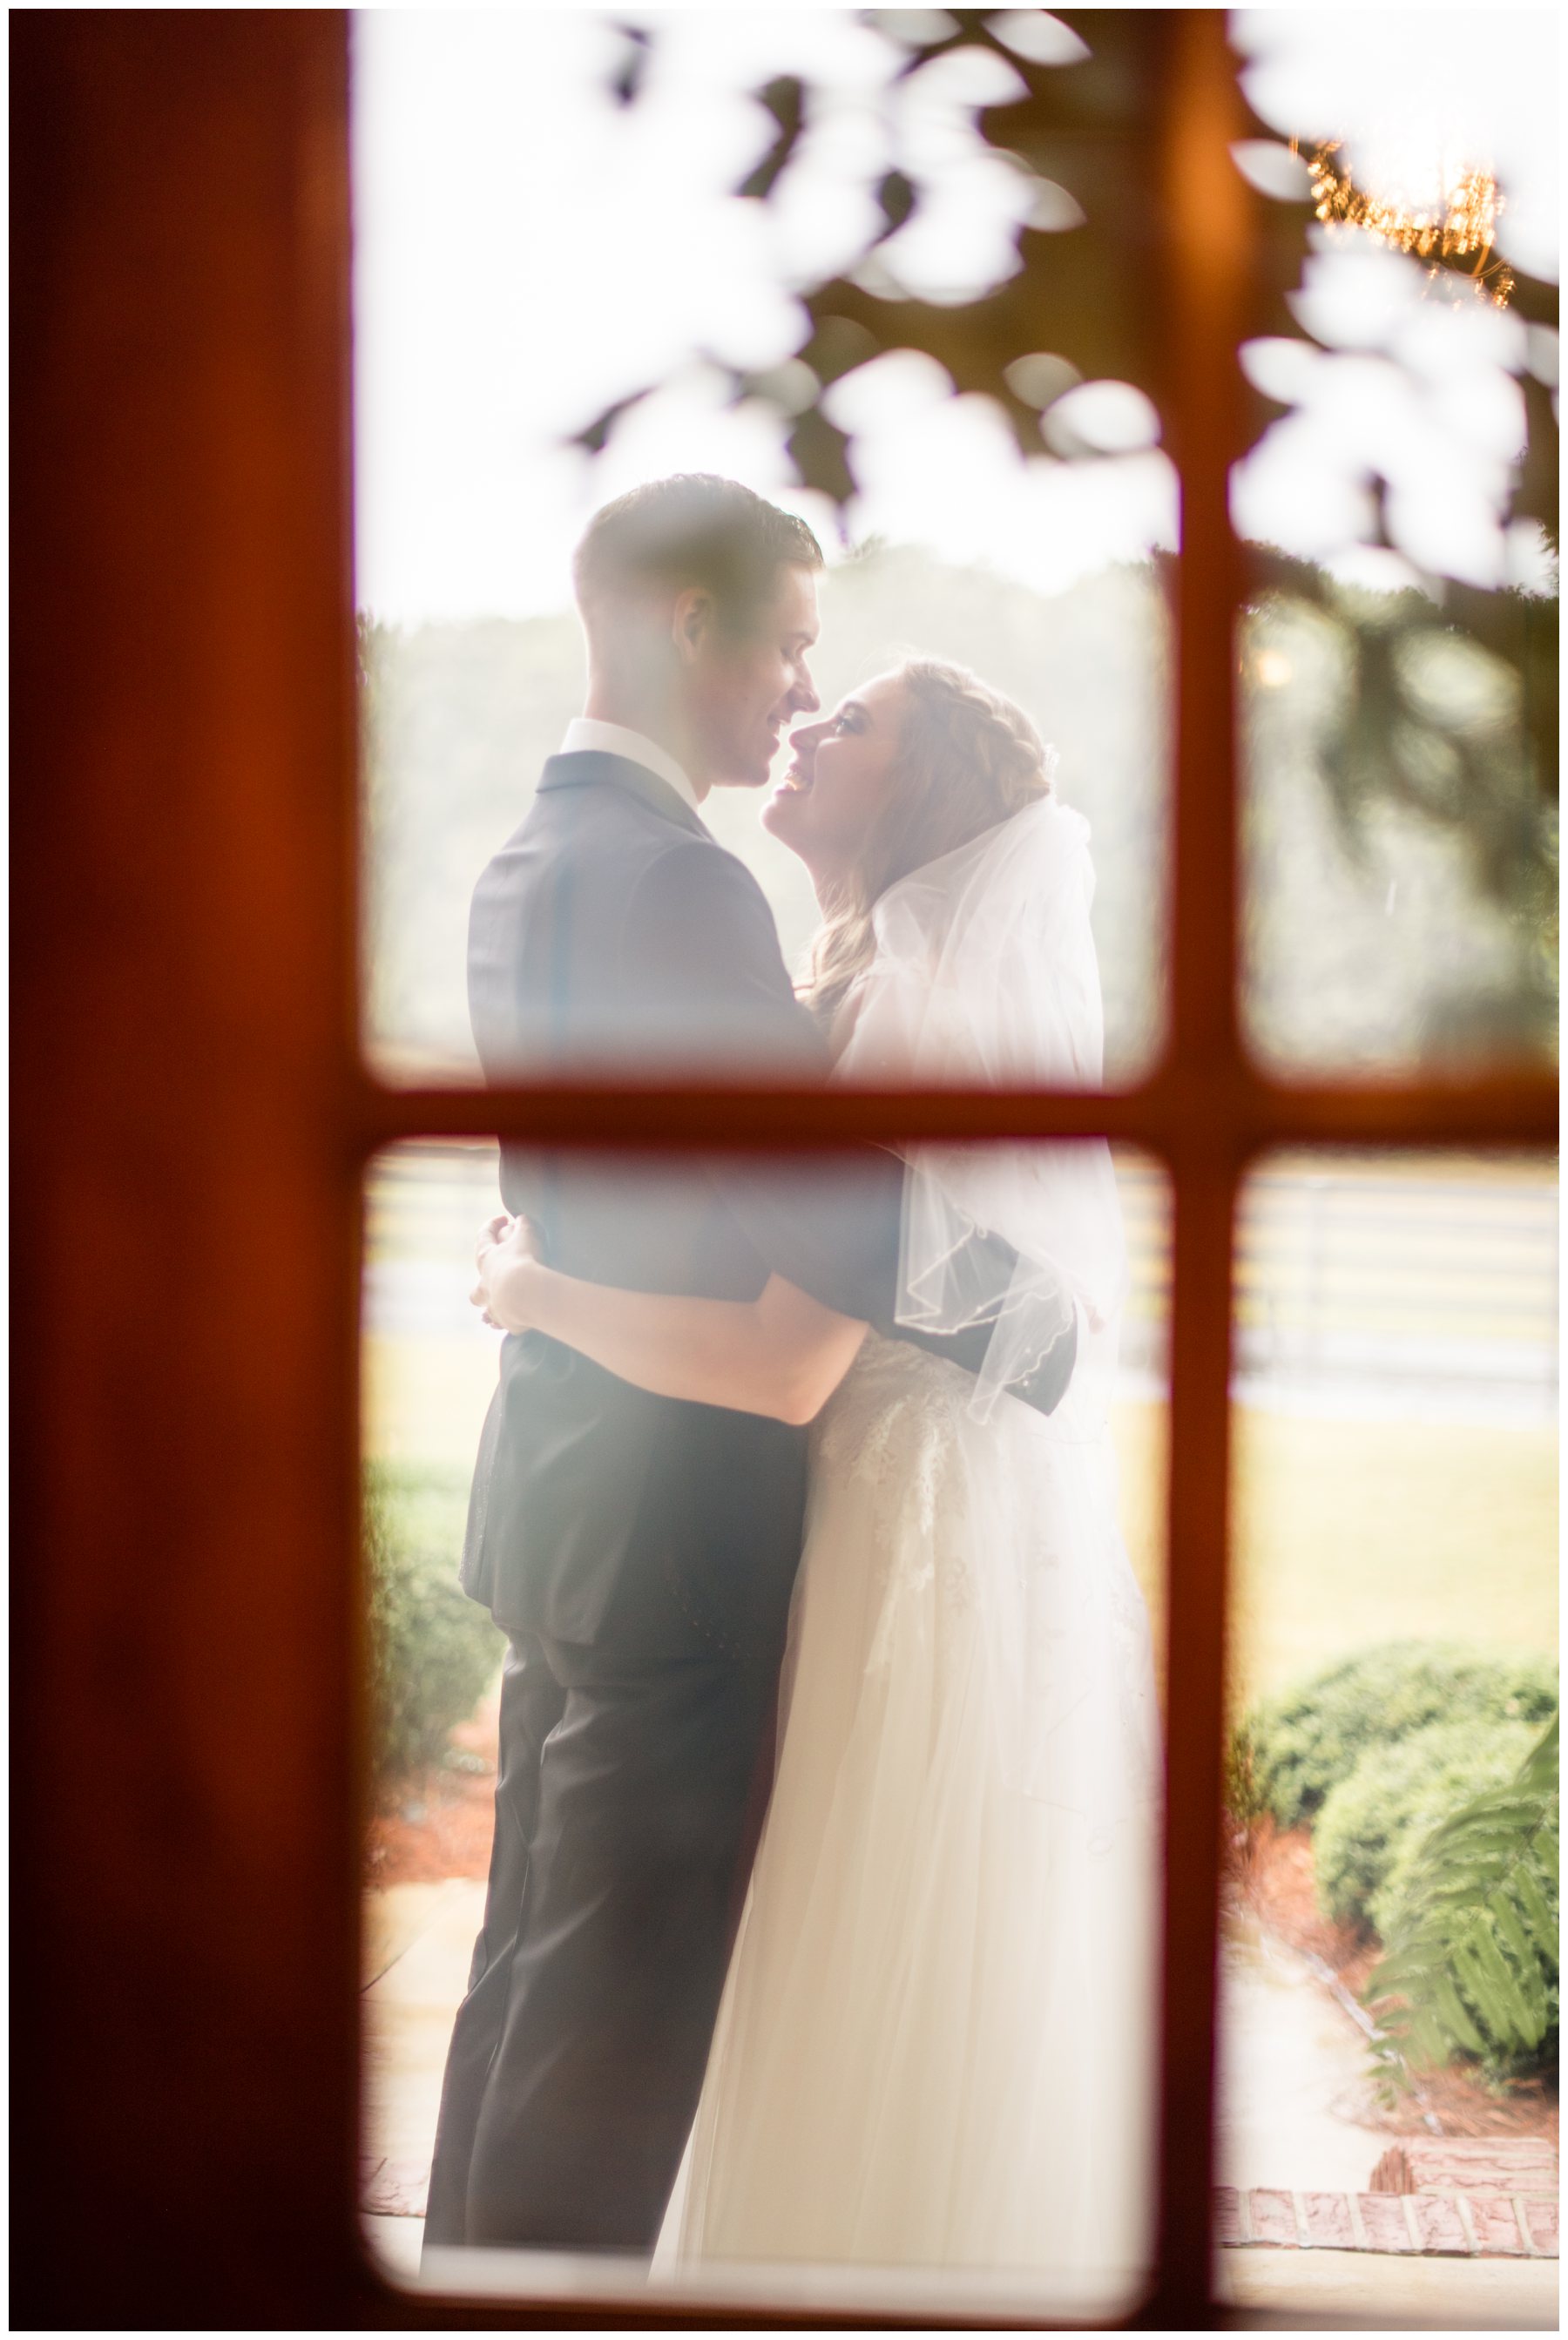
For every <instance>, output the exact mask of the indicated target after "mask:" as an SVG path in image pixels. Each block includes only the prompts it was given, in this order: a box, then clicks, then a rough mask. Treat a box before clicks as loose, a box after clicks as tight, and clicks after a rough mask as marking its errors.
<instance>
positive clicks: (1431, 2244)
mask: <svg viewBox="0 0 1568 2340" xmlns="http://www.w3.org/2000/svg"><path fill="white" fill-rule="evenodd" d="M1215 2233H1216V2237H1217V2239H1218V2241H1219V2242H1220V2243H1221V2244H1222V2245H1224V2246H1226V2248H1227V2249H1230V2250H1245V2249H1256V2248H1259V2247H1262V2248H1265V2249H1270V2250H1285V2251H1295V2250H1301V2251H1382V2252H1389V2253H1396V2254H1397V2253H1404V2254H1421V2255H1423V2256H1427V2257H1436V2258H1537V2259H1554V2258H1555V2257H1556V2256H1557V2205H1556V2202H1555V2201H1554V2200H1552V2199H1551V2198H1549V2197H1548V2196H1543V2195H1532V2194H1515V2195H1506V2194H1299V2193H1286V2192H1285V2190H1284V2188H1283V2187H1279V2186H1253V2187H1252V2188H1251V2189H1250V2191H1248V2192H1245V2193H1243V2192H1241V2191H1240V2190H1239V2189H1238V2188H1237V2187H1236V2186H1216V2189H1215Z"/></svg>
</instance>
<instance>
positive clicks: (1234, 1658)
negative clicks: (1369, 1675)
mask: <svg viewBox="0 0 1568 2340" xmlns="http://www.w3.org/2000/svg"><path fill="white" fill-rule="evenodd" d="M1165 1427H1166V1423H1165V1413H1164V1409H1163V1408H1162V1407H1159V1406H1154V1405H1126V1406H1119V1407H1118V1408H1117V1409H1116V1448H1117V1453H1118V1454H1119V1456H1120V1458H1121V1470H1122V1527H1123V1532H1124V1533H1125V1534H1126V1540H1127V1546H1128V1550H1129V1551H1130V1552H1131V1553H1132V1557H1133V1563H1134V1566H1135V1567H1136V1570H1137V1572H1138V1575H1139V1578H1140V1580H1141V1581H1142V1582H1143V1585H1144V1588H1145V1591H1146V1592H1147V1594H1148V1595H1149V1600H1150V1605H1151V1607H1152V1608H1153V1609H1154V1610H1155V1611H1156V1625H1157V1622H1158V1614H1159V1610H1160V1606H1161V1601H1160V1580H1161V1577H1162V1575H1163V1560H1164V1522H1163V1518H1162V1506H1163V1492H1164V1474H1165V1446H1166V1437H1165ZM1232 1455H1233V1468H1234V1472H1235V1480H1234V1494H1233V1506H1234V1509H1233V1527H1234V1532H1235V1537H1236V1584H1235V1595H1234V1602H1233V1608H1232V1612H1231V1613H1232V1630H1231V1666H1232V1677H1233V1680H1234V1681H1235V1684H1236V1697H1237V1700H1238V1701H1240V1702H1241V1703H1244V1704H1245V1703H1250V1701H1251V1700H1253V1699H1255V1698H1257V1697H1261V1696H1264V1695H1266V1694H1267V1693H1269V1692H1271V1691H1276V1690H1279V1689H1282V1688H1283V1687H1284V1686H1285V1684H1286V1683H1287V1682H1289V1681H1294V1680H1295V1679H1297V1678H1299V1677H1300V1676H1301V1675H1303V1674H1308V1673H1311V1672H1313V1671H1315V1669H1316V1668H1317V1667H1318V1666H1320V1665H1323V1664H1325V1663H1326V1662H1327V1661H1328V1660H1329V1659H1331V1658H1335V1657H1338V1656H1340V1655H1342V1654H1343V1653H1344V1652H1345V1651H1350V1650H1354V1649H1358V1648H1362V1647H1365V1644H1366V1643H1368V1642H1371V1641H1394V1640H1397V1639H1401V1638H1404V1637H1405V1636H1412V1637H1415V1638H1419V1639H1432V1640H1441V1641H1489V1642H1496V1643H1500V1644H1501V1643H1506V1644H1510V1645H1513V1646H1515V1647H1526V1648H1530V1649H1543V1650H1553V1649H1555V1647H1556V1643H1557V1456H1556V1438H1555V1434H1554V1433H1553V1430H1552V1429H1551V1428H1550V1427H1547V1426H1545V1425H1543V1426H1541V1427H1539V1428H1535V1427H1532V1428H1529V1429H1497V1428H1494V1427H1492V1426H1490V1425H1481V1424H1468V1423H1426V1422H1377V1423H1359V1422H1335V1421H1318V1420H1313V1419H1307V1418H1304V1417H1302V1416H1299V1415H1295V1414H1278V1413H1258V1412H1255V1411H1253V1410H1252V1409H1250V1408H1248V1407H1245V1406H1242V1407H1238V1408H1237V1410H1236V1420H1235V1430H1234V1433H1233V1444H1232Z"/></svg>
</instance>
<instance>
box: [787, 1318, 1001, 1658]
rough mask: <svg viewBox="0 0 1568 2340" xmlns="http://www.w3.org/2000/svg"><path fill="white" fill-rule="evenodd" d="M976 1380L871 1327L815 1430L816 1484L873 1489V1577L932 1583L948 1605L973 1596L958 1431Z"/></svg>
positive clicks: (966, 1603)
mask: <svg viewBox="0 0 1568 2340" xmlns="http://www.w3.org/2000/svg"><path fill="white" fill-rule="evenodd" d="M973 1385H974V1384H973V1378H972V1376H971V1375H970V1374H968V1373H965V1372H964V1371H963V1369H962V1367H960V1366H958V1365H954V1364H949V1363H948V1361H947V1360H946V1359H945V1358H942V1357H934V1356H932V1355H931V1354H930V1353H928V1351H926V1350H924V1349H918V1348H916V1347H915V1346H914V1345H913V1344H911V1343H909V1342H908V1341H889V1340H885V1339H884V1338H883V1337H882V1336H881V1334H877V1333H868V1334H867V1336H866V1339H865V1342H864V1344H862V1346H861V1350H860V1353H859V1355H858V1357H857V1359H856V1361H855V1363H854V1364H853V1366H852V1367H851V1368H850V1370H849V1373H847V1374H846V1375H845V1377H844V1380H843V1381H842V1382H841V1383H840V1384H839V1388H838V1389H837V1390H836V1391H835V1392H834V1394H833V1396H832V1398H831V1400H830V1401H829V1404H828V1406H827V1407H826V1408H825V1410H824V1412H823V1413H822V1414H821V1415H820V1417H819V1421H818V1424H817V1428H816V1431H815V1433H814V1436H813V1450H812V1465H813V1481H814V1483H816V1484H819V1485H820V1484H824V1483H826V1482H829V1481H831V1480H834V1479H837V1480H838V1481H839V1482H842V1483H847V1484H848V1485H849V1486H852V1487H857V1488H859V1489H862V1490H864V1491H866V1492H868V1493H869V1495H870V1498H871V1511H872V1515H873V1522H874V1532H873V1534H872V1537H871V1565H872V1567H873V1570H874V1572H875V1575H876V1579H877V1581H878V1585H879V1586H880V1587H883V1588H891V1587H893V1586H895V1585H896V1586H897V1587H898V1589H900V1590H907V1591H921V1590H923V1589H925V1588H926V1587H928V1586H930V1585H932V1584H933V1583H934V1585H935V1590H936V1594H937V1598H938V1601H939V1602H940V1603H941V1605H942V1607H943V1608H944V1609H946V1610H948V1611H953V1612H958V1611H963V1610H966V1609H968V1608H969V1607H971V1606H972V1604H973V1599H974V1584H973V1580H972V1577H971V1574H970V1570H969V1563H968V1558H967V1556H966V1542H967V1537H968V1518H969V1505H968V1500H967V1496H968V1472H967V1468H966V1463H965V1459H964V1458H965V1448H964V1443H963V1440H962V1436H961V1429H962V1425H963V1423H964V1421H965V1418H966V1415H967V1412H968V1401H969V1395H970V1392H971V1390H972V1388H973Z"/></svg>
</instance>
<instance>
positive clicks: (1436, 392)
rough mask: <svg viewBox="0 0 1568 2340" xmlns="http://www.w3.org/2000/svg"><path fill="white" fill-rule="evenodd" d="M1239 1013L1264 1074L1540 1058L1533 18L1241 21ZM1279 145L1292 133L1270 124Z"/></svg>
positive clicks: (1552, 904) (1545, 785)
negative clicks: (1262, 134)
mask: <svg viewBox="0 0 1568 2340" xmlns="http://www.w3.org/2000/svg"><path fill="white" fill-rule="evenodd" d="M1233 27H1234V29H1233V39H1234V40H1235V41H1236V45H1237V47H1238V49H1239V51H1240V53H1241V55H1242V58H1243V60H1244V64H1243V69H1242V76H1241V78H1242V84H1243V88H1244V90H1245V94H1246V95H1247V97H1248V98H1249V100H1250V102H1251V104H1252V105H1253V106H1254V108H1255V111H1256V113H1257V114H1258V115H1259V116H1260V117H1261V123H1262V124H1266V125H1268V126H1269V127H1271V128H1272V129H1273V130H1275V132H1276V133H1277V134H1278V135H1277V139H1276V140H1265V139H1255V140H1252V141H1249V142H1247V143H1246V144H1245V145H1243V146H1242V147H1239V148H1237V149H1236V157H1237V162H1238V164H1239V166H1240V167H1241V168H1242V169H1243V170H1244V172H1245V174H1246V175H1247V176H1248V177H1249V178H1250V179H1251V180H1252V182H1253V183H1254V184H1255V186H1256V187H1257V188H1258V190H1259V192H1260V193H1261V195H1262V196H1263V198H1264V201H1263V203H1261V204H1260V206H1259V211H1260V215H1261V227H1262V236H1261V243H1260V253H1261V256H1262V259H1263V263H1264V265H1263V271H1262V273H1263V276H1264V278H1265V289H1266V297H1265V298H1261V299H1260V300H1259V302H1258V312H1257V317H1256V322H1255V327H1254V331H1253V334H1252V336H1251V337H1250V338H1249V339H1248V340H1247V341H1246V342H1245V345H1244V346H1243V348H1242V350H1241V352H1240V357H1241V362H1242V366H1243V369H1244V371H1245V374H1246V377H1247V379H1248V381H1249V382H1250V383H1251V385H1252V387H1253V390H1254V391H1255V393H1256V401H1255V403H1256V424H1257V437H1256V442H1255V445H1254V446H1253V447H1252V449H1251V451H1249V453H1248V454H1247V456H1246V457H1245V461H1243V462H1242V463H1241V464H1240V465H1239V466H1238V468H1237V471H1236V479H1235V483H1234V493H1233V510H1234V511H1235V514H1236V521H1237V523H1238V526H1239V527H1240V529H1241V530H1242V533H1243V534H1244V536H1245V538H1246V539H1247V540H1248V555H1247V557H1248V567H1249V571H1250V578H1251V587H1250V591H1251V600H1252V607H1251V609H1250V610H1249V612H1248V615H1247V618H1246V620H1245V627H1244V633H1243V643H1242V659H1241V674H1242V692H1243V714H1244V720H1243V729H1242V741H1243V760H1244V768H1245V787H1246V803H1245V828H1244V833H1245V855H1246V872H1247V896H1248V899H1247V918H1246V930H1245V1015H1246V1024H1247V1029H1248V1034H1249V1037H1250V1039H1251V1041H1252V1044H1253V1046H1255V1049H1256V1050H1257V1052H1258V1053H1259V1055H1260V1056H1262V1057H1263V1058H1264V1059H1265V1060H1266V1061H1267V1062H1268V1063H1269V1064H1270V1065H1271V1066H1274V1067H1275V1068H1276V1069H1277V1070H1279V1071H1282V1072H1285V1073H1292V1072H1294V1073H1296V1074H1298V1075H1312V1074H1317V1075H1325V1074H1326V1075H1332V1074H1333V1073H1335V1072H1336V1071H1352V1072H1392V1071H1395V1070H1397V1069H1399V1068H1402V1067H1410V1066H1436V1067H1442V1068H1446V1069H1453V1068H1454V1067H1461V1066H1462V1067H1469V1068H1474V1067H1478V1066H1488V1065H1498V1064H1505V1063H1509V1062H1513V1063H1518V1062H1521V1061H1523V1062H1525V1063H1530V1062H1535V1063H1539V1062H1540V1061H1542V1060H1543V1058H1544V1059H1547V1060H1550V1059H1551V1058H1552V1056H1553V1053H1554V1050H1555V1045H1556V1042H1555V1035H1556V994H1557V915H1556V895H1557V795H1556V788H1557V756H1558V745H1557V737H1556V733H1557V713H1556V709H1557V592H1558V574H1557V553H1556V542H1557V537H1556V529H1557V437H1558V417H1557V373H1558V352H1557V327H1556V316H1557V283H1556V280H1557V273H1558V251H1557V226H1556V216H1555V214H1556V197H1555V192H1554V186H1555V173H1556V134H1555V127H1554V124H1553V122H1552V120H1551V116H1550V107H1549V104H1548V102H1547V101H1546V100H1544V98H1543V95H1542V92H1543V91H1544V89H1545V88H1547V87H1548V86H1551V85H1552V84H1553V82H1554V78H1555V75H1554V64H1555V47H1554V44H1555V38H1556V35H1555V26H1554V25H1553V23H1552V22H1551V21H1550V20H1549V19H1548V18H1547V17H1546V16H1544V15H1531V14H1530V13H1528V12H1523V11H1509V12H1505V13H1504V14H1503V15H1497V14H1496V13H1495V12H1492V13H1490V14H1487V15H1482V14H1480V13H1477V12H1472V11H1466V10H1461V11H1459V12H1457V13H1455V14H1454V15H1450V16H1449V17H1447V18H1446V19H1445V31H1446V33H1447V35H1448V37H1447V38H1446V39H1445V40H1444V43H1443V44H1442V45H1440V47H1438V48H1428V49H1427V50H1425V51H1424V52H1423V53H1421V54H1420V55H1416V54H1415V53H1414V52H1413V50H1412V48H1411V45H1410V44H1409V41H1408V39H1407V31H1408V27H1407V26H1406V25H1405V24H1404V20H1403V19H1402V18H1401V17H1400V16H1399V15H1397V14H1396V13H1395V12H1391V11H1382V10H1376V9H1372V10H1365V11H1362V12H1360V13H1359V14H1358V15H1356V16H1355V18H1354V19H1352V18H1350V17H1347V16H1344V15H1322V14H1320V15H1316V16H1311V15H1307V14H1305V13H1304V12H1299V11H1295V12H1292V11H1272V12H1265V11H1261V10H1244V11H1241V12H1240V13H1239V14H1238V15H1237V16H1236V18H1235V19H1234V20H1233ZM1287 141H1288V142H1289V143H1288V144H1287V143H1286V142H1287Z"/></svg>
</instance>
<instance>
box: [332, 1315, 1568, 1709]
mask: <svg viewBox="0 0 1568 2340" xmlns="http://www.w3.org/2000/svg"><path fill="white" fill-rule="evenodd" d="M494 1382H495V1363H494V1357H493V1354H492V1353H491V1350H490V1348H489V1347H488V1345H486V1344H482V1343H481V1342H478V1341H475V1340H473V1339H466V1340H465V1339H455V1338H454V1339H451V1340H442V1339H429V1338H425V1339H407V1338H401V1337H396V1336H391V1335H386V1336H381V1337H372V1339H371V1340H369V1341H368V1342H367V1343H366V1345H365V1361H364V1410H365V1441H366V1446H367V1449H368V1451H369V1452H370V1453H372V1454H376V1455H380V1456H384V1457H387V1458H389V1459H392V1460H396V1461H400V1462H404V1463H431V1464H435V1465H440V1466H442V1467H445V1468H449V1469H450V1468H458V1469H466V1468H467V1467H468V1466H469V1465H470V1464H471V1462H472V1458H473V1453H474V1449H475V1447H476V1445H477V1443H478V1439H479V1430H480V1424H481V1422H482V1421H483V1418H484V1410H485V1407H486V1405H487V1403H489V1399H490V1393H491V1389H492V1388H493V1387H494ZM1115 1428H1116V1451H1117V1453H1118V1456H1119V1458H1120V1463H1121V1505H1122V1525H1123V1531H1124V1532H1125V1534H1126V1540H1127V1546H1128V1549H1129V1551H1130V1552H1131V1554H1132V1557H1133V1563H1134V1566H1135V1567H1136V1570H1137V1572H1138V1575H1139V1578H1140V1580H1141V1581H1142V1582H1143V1584H1144V1587H1145V1590H1146V1592H1147V1594H1148V1596H1149V1601H1150V1606H1151V1609H1152V1610H1153V1611H1154V1612H1155V1620H1156V1633H1157V1632H1158V1630H1159V1626H1160V1623H1161V1615H1162V1610H1163V1597H1162V1594H1163V1575H1164V1542H1165V1526H1164V1500H1165V1498H1164V1482H1165V1446H1166V1415H1165V1410H1164V1408H1163V1407H1161V1406H1158V1405H1152V1404H1137V1403H1130V1404H1125V1405H1118V1406H1117V1407H1116V1422H1115ZM1234 1458H1235V1469H1236V1496H1235V1528H1236V1572H1237V1574H1236V1604H1235V1609H1234V1611H1233V1637H1232V1667H1233V1674H1234V1679H1235V1681H1236V1694H1237V1697H1238V1699H1239V1700H1242V1701H1244V1702H1245V1701H1249V1700H1252V1699H1253V1698H1255V1697H1257V1696H1260V1695H1263V1694H1265V1693H1266V1692H1268V1691H1275V1690H1277V1689H1280V1688H1281V1687H1282V1686H1283V1685H1284V1684H1285V1683H1286V1682H1288V1681H1291V1680H1293V1679H1295V1677H1297V1676H1299V1675H1302V1674H1305V1673H1310V1672H1311V1671H1313V1670H1314V1669H1315V1667H1317V1666H1319V1665H1321V1664H1323V1663H1325V1661H1327V1660H1328V1659H1330V1658H1333V1657H1336V1656H1338V1655H1339V1654H1340V1653H1341V1652H1343V1651H1348V1650H1353V1649H1356V1648H1360V1647H1363V1646H1365V1644H1366V1643H1367V1642H1370V1641H1388V1640H1393V1639H1394V1638H1396V1637H1402V1636H1405V1635H1411V1636H1416V1637H1421V1638H1428V1637H1430V1638H1432V1639H1441V1640H1454V1641H1490V1642H1497V1643H1508V1644H1513V1645H1515V1646H1523V1647H1528V1648H1532V1649H1553V1648H1555V1646H1556V1636H1557V1472H1556V1441H1555V1436H1554V1433H1553V1431H1552V1430H1551V1429H1550V1428H1548V1427H1545V1426H1542V1427H1540V1428H1530V1429H1495V1428H1492V1427H1490V1426H1481V1425H1469V1424H1464V1423H1459V1424H1455V1423H1414V1422H1411V1423H1387V1422H1380V1423H1356V1422H1335V1421H1317V1420H1311V1419H1307V1418H1304V1417H1302V1416H1298V1415H1289V1414H1275V1413H1256V1412H1254V1411H1251V1410H1250V1409H1248V1408H1245V1407H1242V1408H1239V1409H1238V1410H1237V1413H1236V1433H1235V1439H1234ZM454 1557H455V1555H454Z"/></svg>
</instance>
